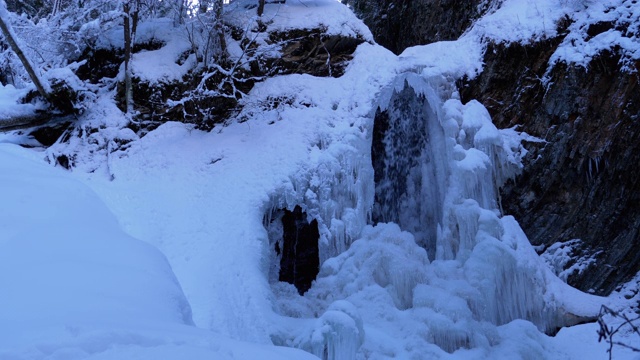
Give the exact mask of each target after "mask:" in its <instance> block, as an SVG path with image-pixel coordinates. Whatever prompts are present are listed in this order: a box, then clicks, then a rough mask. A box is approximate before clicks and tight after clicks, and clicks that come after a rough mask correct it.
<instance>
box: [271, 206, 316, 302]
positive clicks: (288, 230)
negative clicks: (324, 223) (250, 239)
mask: <svg viewBox="0 0 640 360" xmlns="http://www.w3.org/2000/svg"><path fill="white" fill-rule="evenodd" d="M282 230H283V231H282V243H278V242H276V244H275V251H276V252H278V253H280V252H281V256H282V257H281V259H280V272H279V277H278V280H279V281H284V282H288V283H289V284H293V285H294V286H295V287H296V289H298V292H299V293H300V295H303V294H304V293H305V292H307V290H309V288H310V287H311V283H312V282H313V280H315V279H316V276H317V275H318V271H319V269H320V257H319V250H318V240H319V239H320V232H319V230H318V221H316V220H312V221H311V222H308V221H307V214H306V213H305V212H303V211H302V208H300V206H296V207H295V209H293V211H289V210H284V215H283V216H282Z"/></svg>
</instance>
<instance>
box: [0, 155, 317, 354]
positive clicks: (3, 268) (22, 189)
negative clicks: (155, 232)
mask: <svg viewBox="0 0 640 360" xmlns="http://www.w3.org/2000/svg"><path fill="white" fill-rule="evenodd" d="M0 166H1V167H2V172H0V187H1V188H2V195H1V199H2V204H3V206H2V207H0V229H2V231H1V232H0V274H1V275H0V289H2V292H1V295H0V358H2V359H7V360H9V359H125V358H129V359H131V358H136V359H158V358H160V357H161V358H163V359H184V358H185V357H187V358H189V359H211V358H216V359H247V358H268V359H292V358H299V359H304V358H312V357H311V356H308V355H306V354H305V353H304V352H300V351H295V350H293V349H284V348H274V347H268V348H267V347H264V346H259V345H252V344H246V343H240V342H236V341H233V340H230V339H224V338H220V337H215V336H214V335H213V334H212V333H210V332H208V331H204V330H200V329H197V328H195V327H193V326H192V324H193V322H192V319H191V308H190V306H189V303H188V302H187V300H186V298H185V297H184V295H183V293H182V289H181V288H180V285H179V284H178V282H177V281H176V278H175V276H174V275H173V272H172V270H171V268H170V266H169V264H168V262H167V260H166V258H165V257H164V256H163V255H162V254H161V253H160V252H159V251H158V250H157V249H155V248H153V247H152V246H151V245H149V244H147V243H144V242H141V241H139V240H136V239H133V238H131V237H130V236H129V235H127V234H125V233H124V232H123V231H122V230H120V228H119V226H118V223H117V221H116V218H115V217H114V216H113V215H112V214H111V213H110V211H109V210H108V209H107V208H106V207H105V206H104V204H103V203H102V202H101V201H100V200H99V199H98V197H97V196H96V195H95V194H94V193H93V191H91V190H90V189H89V188H88V187H86V186H85V185H83V184H82V183H80V182H78V181H77V180H75V179H73V178H72V177H71V176H70V175H69V174H68V173H66V172H64V171H61V170H59V169H56V168H52V167H50V166H47V165H46V164H43V163H42V161H41V156H38V154H37V153H33V152H31V151H27V150H25V149H22V148H20V147H18V146H15V145H11V144H6V143H5V144H2V143H0Z"/></svg>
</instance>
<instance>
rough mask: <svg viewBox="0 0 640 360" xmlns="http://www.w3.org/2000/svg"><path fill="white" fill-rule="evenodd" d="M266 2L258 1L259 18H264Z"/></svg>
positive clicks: (263, 0)
mask: <svg viewBox="0 0 640 360" xmlns="http://www.w3.org/2000/svg"><path fill="white" fill-rule="evenodd" d="M264 2H265V0H258V16H262V14H263V13H264Z"/></svg>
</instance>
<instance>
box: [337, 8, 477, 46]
mask: <svg viewBox="0 0 640 360" xmlns="http://www.w3.org/2000/svg"><path fill="white" fill-rule="evenodd" d="M343 2H346V3H347V4H349V5H350V6H351V7H352V9H353V11H354V12H355V13H356V15H358V17H359V18H361V19H362V20H363V21H364V23H365V24H366V25H367V26H368V27H369V28H370V29H371V32H372V33H373V36H374V38H375V39H376V42H377V43H378V44H380V45H382V46H384V47H386V48H387V49H389V50H391V51H393V52H394V53H396V54H400V53H401V52H402V51H403V50H404V49H406V48H407V47H410V46H414V45H418V44H428V43H432V42H435V41H442V40H455V39H457V38H458V37H459V36H460V35H461V34H462V33H463V32H464V31H465V30H466V29H467V28H468V27H469V26H470V25H471V23H472V21H473V20H475V19H477V18H478V17H479V16H480V15H481V14H482V13H484V12H485V11H486V5H487V2H486V1H481V0H343Z"/></svg>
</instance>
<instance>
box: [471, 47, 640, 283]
mask: <svg viewBox="0 0 640 360" xmlns="http://www.w3.org/2000/svg"><path fill="white" fill-rule="evenodd" d="M559 42H560V39H551V40H546V41H543V42H539V43H535V44H532V45H527V46H522V45H518V44H512V45H509V46H505V45H491V46H490V47H489V49H488V51H487V53H486V55H485V59H484V61H485V64H486V66H485V70H484V72H483V73H482V74H481V75H480V76H479V77H478V78H476V79H474V80H473V81H470V82H461V83H460V85H461V94H462V97H463V100H464V101H467V100H471V99H478V100H480V101H481V102H482V103H483V104H484V105H485V106H486V107H487V108H488V110H489V112H490V113H491V115H492V117H493V120H494V122H495V123H496V125H497V126H498V127H502V128H504V127H511V126H515V125H519V126H520V129H521V130H523V131H526V132H527V133H529V134H531V135H534V136H537V137H539V138H542V139H544V140H545V141H546V143H532V144H529V146H528V148H529V149H530V151H531V152H530V154H529V155H528V156H527V159H526V163H525V169H524V172H523V174H522V175H521V176H519V177H518V178H517V179H516V180H515V182H513V183H510V184H508V185H507V186H505V188H504V189H503V191H502V202H503V207H504V209H505V212H506V213H508V214H512V215H514V216H515V217H516V219H518V221H519V222H520V225H521V226H522V227H523V229H524V230H525V232H526V233H527V235H528V236H529V239H530V241H531V242H532V243H533V244H534V245H545V246H549V245H550V244H552V243H555V242H565V241H569V240H571V239H576V238H578V239H582V240H583V248H582V249H580V250H581V251H582V252H583V254H584V253H586V254H588V255H590V256H593V257H594V258H595V259H596V263H594V264H592V265H591V266H589V267H588V268H587V269H586V270H585V271H584V272H582V273H580V274H578V273H574V274H573V275H572V276H569V278H568V281H569V283H570V284H571V285H573V286H576V287H577V288H579V289H581V290H585V291H587V290H592V291H595V293H597V294H608V293H610V292H611V291H612V290H614V289H615V287H616V286H617V285H618V284H620V283H622V282H624V281H628V280H629V279H630V278H631V277H632V276H633V275H635V273H636V272H637V271H638V270H639V269H640V252H638V251H637V249H638V247H639V246H640V234H639V233H638V229H639V227H640V181H639V179H638V172H637V169H636V167H637V166H638V164H640V122H638V120H639V119H638V117H639V115H640V78H639V77H638V74H637V73H636V74H629V73H622V72H621V71H620V70H619V68H620V66H619V64H618V60H619V58H620V57H619V56H617V55H616V54H613V53H605V54H601V55H599V56H598V57H597V58H595V59H594V60H593V61H592V62H591V63H590V64H589V68H588V69H584V68H580V67H575V66H567V65H566V64H558V65H556V66H555V68H554V69H553V70H552V71H551V73H550V79H549V81H548V82H547V83H546V84H545V83H543V82H542V81H541V78H542V76H543V75H544V73H545V71H546V68H547V61H548V59H549V57H550V56H551V54H552V53H553V52H554V51H555V49H556V47H557V45H558V44H559ZM638 65H640V63H636V64H635V69H636V70H638V67H639V66H638Z"/></svg>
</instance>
